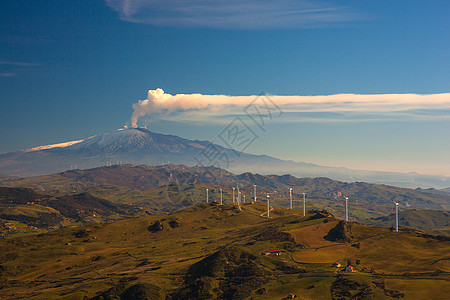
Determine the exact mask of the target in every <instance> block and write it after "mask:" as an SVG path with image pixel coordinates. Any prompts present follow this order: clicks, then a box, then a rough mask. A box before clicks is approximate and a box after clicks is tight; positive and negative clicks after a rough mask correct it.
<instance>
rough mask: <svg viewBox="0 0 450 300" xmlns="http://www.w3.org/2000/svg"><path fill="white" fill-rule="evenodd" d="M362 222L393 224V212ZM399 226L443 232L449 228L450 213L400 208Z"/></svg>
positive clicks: (377, 224) (382, 224) (375, 224)
mask: <svg viewBox="0 0 450 300" xmlns="http://www.w3.org/2000/svg"><path fill="white" fill-rule="evenodd" d="M364 223H365V224H369V225H374V226H386V225H387V224H391V225H392V226H395V214H390V215H389V216H383V217H378V218H373V219H368V220H365V221H364ZM399 226H407V227H412V228H417V229H421V230H432V232H434V233H436V234H439V233H444V234H445V233H446V232H448V231H449V230H450V213H449V212H446V211H436V210H416V209H411V210H400V211H399Z"/></svg>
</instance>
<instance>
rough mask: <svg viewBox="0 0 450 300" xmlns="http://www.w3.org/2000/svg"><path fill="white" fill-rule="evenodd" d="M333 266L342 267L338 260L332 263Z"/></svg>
mask: <svg viewBox="0 0 450 300" xmlns="http://www.w3.org/2000/svg"><path fill="white" fill-rule="evenodd" d="M331 266H332V267H333V268H340V267H341V264H340V263H338V262H335V263H334V264H332V265H331Z"/></svg>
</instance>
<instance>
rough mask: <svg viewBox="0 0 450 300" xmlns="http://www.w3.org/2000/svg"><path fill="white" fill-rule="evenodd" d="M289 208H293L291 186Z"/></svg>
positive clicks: (290, 189)
mask: <svg viewBox="0 0 450 300" xmlns="http://www.w3.org/2000/svg"><path fill="white" fill-rule="evenodd" d="M289 208H290V209H292V188H289Z"/></svg>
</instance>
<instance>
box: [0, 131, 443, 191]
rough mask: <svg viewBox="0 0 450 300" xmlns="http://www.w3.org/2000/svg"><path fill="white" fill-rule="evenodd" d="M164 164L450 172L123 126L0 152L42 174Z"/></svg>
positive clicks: (382, 175)
mask: <svg viewBox="0 0 450 300" xmlns="http://www.w3.org/2000/svg"><path fill="white" fill-rule="evenodd" d="M123 162H126V163H131V164H151V165H163V164H167V163H173V164H185V165H190V166H193V165H199V166H208V165H215V166H219V167H221V168H225V169H227V170H229V171H231V172H234V173H244V172H247V171H248V172H253V173H262V174H271V173H272V174H278V175H281V174H287V173H290V174H293V175H295V176H298V177H329V178H332V179H336V180H344V181H366V182H371V183H384V184H391V185H397V186H404V187H411V188H416V187H422V188H429V187H434V188H447V187H449V186H450V177H446V176H440V175H436V176H432V175H420V174H417V173H414V172H410V173H395V172H380V171H366V170H352V169H348V168H345V167H327V166H321V165H317V164H313V163H307V162H295V161H292V160H281V159H278V158H274V157H271V156H267V155H254V154H250V153H244V152H239V151H235V150H234V149H230V148H226V147H223V146H220V145H217V144H214V143H211V142H209V141H200V140H189V139H184V138H181V137H178V136H176V135H165V134H159V133H154V132H151V131H148V130H147V129H145V128H128V127H124V128H122V129H119V130H116V131H114V132H110V133H104V134H99V135H94V136H91V137H89V138H86V139H82V140H77V141H69V142H65V143H59V144H52V145H44V146H39V147H34V148H30V149H25V150H20V151H16V152H10V153H4V154H1V155H0V173H2V174H5V175H8V176H19V177H27V176H36V175H46V174H51V173H56V172H61V171H65V170H68V169H73V168H79V169H88V168H93V167H99V166H104V165H111V164H114V163H116V164H120V163H123Z"/></svg>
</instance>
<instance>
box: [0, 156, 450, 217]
mask: <svg viewBox="0 0 450 300" xmlns="http://www.w3.org/2000/svg"><path fill="white" fill-rule="evenodd" d="M238 183H239V187H240V190H241V192H242V193H243V194H244V195H247V199H250V198H252V197H253V185H254V184H255V185H257V197H258V199H261V198H262V197H264V196H265V193H271V194H272V200H273V201H274V204H275V205H278V206H281V207H286V206H287V199H288V197H289V196H288V194H289V193H288V190H289V188H290V187H292V188H293V197H294V200H296V204H295V206H297V207H300V203H298V201H299V199H301V197H302V193H303V192H305V193H306V194H307V199H308V201H311V202H310V204H308V205H309V206H308V209H310V208H312V205H314V206H313V207H314V208H326V209H330V210H331V211H332V212H339V211H341V210H342V201H340V200H342V199H343V198H342V196H340V197H339V196H338V195H339V192H340V193H341V194H343V195H348V196H349V197H350V203H351V207H352V211H351V216H352V218H355V219H357V220H362V219H364V218H367V217H369V216H380V215H385V214H387V213H391V212H392V201H391V199H393V200H395V201H401V205H400V207H401V208H402V209H411V208H416V209H433V210H450V196H449V195H447V194H445V193H439V191H440V190H432V191H430V190H414V189H408V188H402V187H395V186H389V185H382V184H370V183H364V182H354V183H347V182H342V181H336V180H332V179H329V178H324V177H319V178H297V177H295V176H292V175H281V176H279V175H260V174H253V173H243V174H240V175H236V174H233V173H231V172H228V171H227V170H223V169H220V168H215V167H188V166H184V165H172V164H171V165H165V166H156V167H153V166H147V165H141V166H134V165H114V166H110V167H98V168H93V169H88V170H72V171H65V172H62V173H57V174H51V175H45V176H37V177H29V178H16V179H6V180H3V181H0V186H5V187H27V188H32V189H34V190H35V191H38V192H40V193H45V194H50V195H56V196H62V195H66V194H68V193H84V192H89V193H91V194H92V195H94V196H97V197H100V198H104V199H107V200H110V201H113V202H118V203H128V204H135V205H139V206H145V207H148V208H152V209H155V208H157V209H158V210H162V211H165V212H172V211H175V210H179V209H181V208H184V207H189V206H191V205H193V204H198V203H201V202H204V201H205V188H206V187H208V188H209V190H210V194H209V195H210V200H214V199H215V200H216V201H217V199H218V196H219V189H220V188H223V194H224V195H223V196H224V199H225V200H226V201H227V202H230V201H231V194H232V190H231V188H232V187H233V186H234V187H236V185H237V184H238ZM168 193H169V194H170V195H169V194H168Z"/></svg>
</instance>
